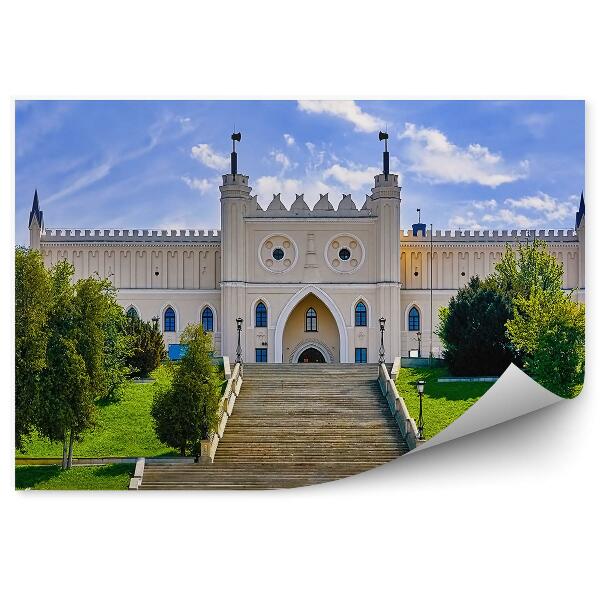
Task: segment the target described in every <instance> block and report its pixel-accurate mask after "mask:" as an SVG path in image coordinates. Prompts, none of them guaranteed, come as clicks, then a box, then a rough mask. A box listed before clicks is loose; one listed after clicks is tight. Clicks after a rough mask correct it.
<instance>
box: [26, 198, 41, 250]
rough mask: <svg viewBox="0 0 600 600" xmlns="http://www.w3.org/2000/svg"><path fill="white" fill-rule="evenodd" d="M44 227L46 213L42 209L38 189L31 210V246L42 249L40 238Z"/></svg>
mask: <svg viewBox="0 0 600 600" xmlns="http://www.w3.org/2000/svg"><path fill="white" fill-rule="evenodd" d="M43 229H44V213H43V211H41V210H40V203H39V201H38V193H37V189H36V190H35V194H34V195H33V205H32V207H31V211H30V212H29V247H30V248H32V249H34V250H39V249H40V238H41V236H42V231H43Z"/></svg>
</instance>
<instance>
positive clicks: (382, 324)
mask: <svg viewBox="0 0 600 600" xmlns="http://www.w3.org/2000/svg"><path fill="white" fill-rule="evenodd" d="M379 330H380V331H381V344H380V345H379V364H380V365H381V364H383V362H384V361H385V347H384V345H383V332H384V331H385V318H384V317H379Z"/></svg>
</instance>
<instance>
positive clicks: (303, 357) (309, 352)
mask: <svg viewBox="0 0 600 600" xmlns="http://www.w3.org/2000/svg"><path fill="white" fill-rule="evenodd" d="M298 362H299V363H324V362H325V357H324V356H323V354H322V353H321V352H320V351H319V350H317V349H316V348H307V349H306V350H304V351H303V352H302V353H301V354H300V356H299V357H298Z"/></svg>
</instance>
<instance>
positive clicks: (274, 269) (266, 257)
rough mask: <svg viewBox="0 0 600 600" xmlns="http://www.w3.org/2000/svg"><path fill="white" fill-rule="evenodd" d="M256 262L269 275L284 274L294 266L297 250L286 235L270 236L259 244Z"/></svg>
mask: <svg viewBox="0 0 600 600" xmlns="http://www.w3.org/2000/svg"><path fill="white" fill-rule="evenodd" d="M258 260H259V262H260V264H261V265H262V266H263V267H264V268H265V269H266V270H267V271H270V272H271V273H285V272H286V271H289V270H290V269H291V268H292V267H293V266H294V265H295V264H296V261H297V260H298V249H297V248H296V244H295V243H294V242H293V240H292V239H291V238H289V237H288V236H287V235H284V234H272V235H269V236H268V237H266V238H265V239H263V240H262V242H260V244H259V246H258Z"/></svg>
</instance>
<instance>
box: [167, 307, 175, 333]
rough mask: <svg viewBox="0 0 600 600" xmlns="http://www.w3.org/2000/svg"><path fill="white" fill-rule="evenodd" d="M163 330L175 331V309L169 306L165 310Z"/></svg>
mask: <svg viewBox="0 0 600 600" xmlns="http://www.w3.org/2000/svg"><path fill="white" fill-rule="evenodd" d="M164 330H165V331H175V311H174V310H173V309H172V308H171V307H170V306H169V307H168V308H167V309H166V310H165V315H164Z"/></svg>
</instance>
